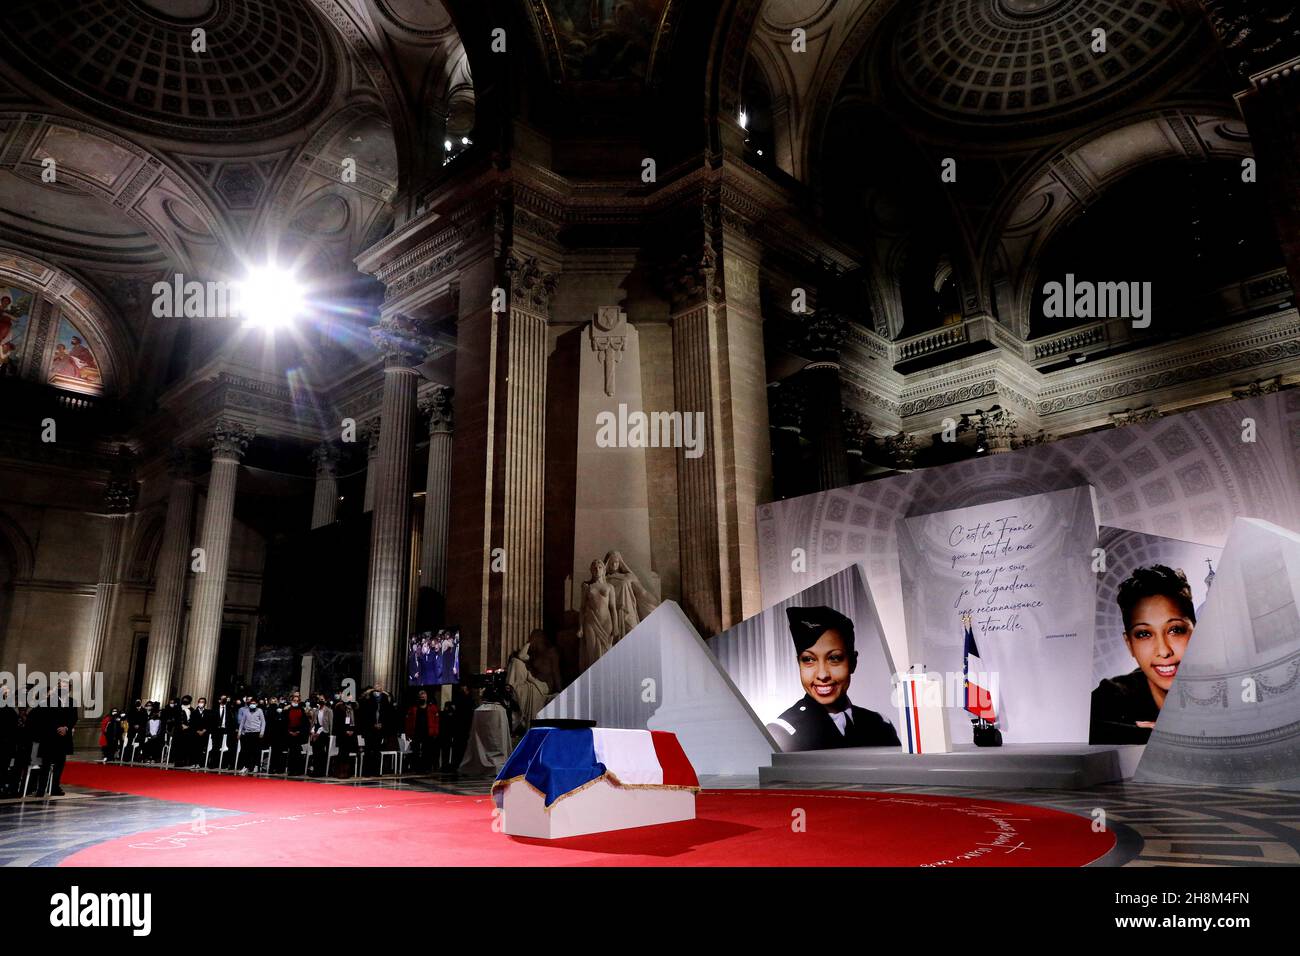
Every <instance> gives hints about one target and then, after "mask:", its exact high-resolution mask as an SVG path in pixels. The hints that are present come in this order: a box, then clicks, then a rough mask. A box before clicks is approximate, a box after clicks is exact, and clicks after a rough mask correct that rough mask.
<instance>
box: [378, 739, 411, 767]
mask: <svg viewBox="0 0 1300 956" xmlns="http://www.w3.org/2000/svg"><path fill="white" fill-rule="evenodd" d="M405 736H406V734H402V735H401V736H399V737H398V740H397V746H398V747H401V746H402V738H403V737H405ZM381 746H382V745H381ZM385 757H392V758H393V772H394V773H401V772H402V752H401V751H400V750H381V751H379V776H381V777H382V776H383V775H384V758H385Z"/></svg>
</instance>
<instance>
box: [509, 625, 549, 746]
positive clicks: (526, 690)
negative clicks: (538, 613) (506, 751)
mask: <svg viewBox="0 0 1300 956" xmlns="http://www.w3.org/2000/svg"><path fill="white" fill-rule="evenodd" d="M531 652H532V641H529V643H527V644H525V645H524V646H523V647H521V648H519V650H517V651H515V652H514V653H513V654H511V655H510V661H509V663H508V664H507V665H506V683H507V684H509V685H510V689H511V690H512V691H513V692H514V695H515V700H516V701H518V702H519V726H517V727H513V728H511V729H512V730H513V731H514V732H516V733H520V732H522V731H525V730H527V729H528V726H529V724H531V723H532V722H533V718H534V717H536V716H537V713H538V711H540V710H541V709H542V708H543V707H545V706H546V704H547V702H548V701H549V700H550V699H551V697H552V696H553V695H552V693H551V689H550V687H548V686H547V684H546V682H545V681H543V680H539V679H538V678H537V677H536V675H534V674H533V672H532V670H531V669H530V668H529V658H530V656H531Z"/></svg>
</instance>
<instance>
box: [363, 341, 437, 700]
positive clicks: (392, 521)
mask: <svg viewBox="0 0 1300 956" xmlns="http://www.w3.org/2000/svg"><path fill="white" fill-rule="evenodd" d="M371 337H372V339H373V340H374V342H375V345H376V346H377V347H378V348H379V350H380V351H381V352H382V353H383V356H384V398H383V406H382V411H381V413H380V417H381V419H382V422H383V427H382V428H380V430H379V452H378V455H377V457H376V458H375V459H373V463H374V465H375V467H374V468H373V469H372V470H373V471H374V515H373V517H372V519H371V532H370V576H369V586H368V590H367V596H366V633H365V641H364V646H363V651H362V681H363V683H365V684H374V683H380V684H382V685H383V686H384V689H385V690H386V691H389V692H391V693H397V691H398V689H399V687H400V682H399V675H400V674H401V669H400V667H399V657H400V655H401V653H402V646H403V644H404V643H405V636H406V623H407V601H408V599H409V594H408V590H409V587H408V585H409V573H410V560H411V540H410V538H411V425H412V421H413V419H414V417H415V391H416V386H417V385H418V384H419V378H420V373H419V371H418V366H419V365H420V364H421V363H422V362H423V361H424V356H425V355H426V354H427V352H428V346H427V342H426V341H425V340H423V339H421V337H420V336H419V334H418V331H417V330H416V329H415V328H414V327H413V326H412V325H411V323H409V322H406V321H404V320H399V319H390V320H385V321H384V322H382V323H381V324H380V325H378V326H376V327H375V328H373V329H371Z"/></svg>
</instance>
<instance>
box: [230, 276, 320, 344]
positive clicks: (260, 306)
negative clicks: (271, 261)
mask: <svg viewBox="0 0 1300 956" xmlns="http://www.w3.org/2000/svg"><path fill="white" fill-rule="evenodd" d="M238 301H239V315H240V317H241V318H243V320H244V327H245V328H260V329H265V330H266V331H268V332H273V331H275V330H276V329H278V328H283V327H284V326H287V325H289V324H291V323H292V322H293V320H294V319H295V318H297V317H298V315H299V314H301V313H302V311H303V309H304V308H305V306H306V303H307V292H306V289H304V288H303V286H302V284H301V283H300V282H299V281H298V279H297V277H296V276H295V275H294V274H293V273H292V272H290V271H288V270H287V269H280V268H277V267H275V266H263V267H261V268H258V269H250V270H249V271H248V275H247V276H246V277H245V278H244V280H243V282H241V283H240V284H239V299H238Z"/></svg>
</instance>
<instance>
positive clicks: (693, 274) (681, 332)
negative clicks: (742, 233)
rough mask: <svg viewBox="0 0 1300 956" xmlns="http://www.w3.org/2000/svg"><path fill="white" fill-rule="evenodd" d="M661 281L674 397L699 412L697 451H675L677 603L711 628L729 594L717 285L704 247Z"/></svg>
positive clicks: (719, 621) (729, 602)
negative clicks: (696, 258)
mask: <svg viewBox="0 0 1300 956" xmlns="http://www.w3.org/2000/svg"><path fill="white" fill-rule="evenodd" d="M668 284H669V289H668V291H669V294H670V298H671V302H672V305H671V322H672V331H673V390H674V401H675V403H676V405H677V408H678V409H679V410H680V411H681V412H682V414H683V415H695V414H696V413H699V412H703V413H704V419H703V421H704V434H703V435H702V436H701V437H702V443H701V446H700V450H701V452H702V454H700V455H699V456H698V457H695V458H687V457H686V455H685V451H684V450H681V451H678V453H677V509H678V512H677V513H678V533H679V536H680V542H681V562H682V606H683V608H684V609H685V611H686V613H687V615H688V616H689V617H690V618H691V620H692V621H693V622H694V623H695V625H696V626H697V627H699V628H700V631H701V633H702V634H705V635H712V634H717V633H720V632H721V631H722V630H723V629H724V625H723V621H724V620H726V619H727V618H728V617H729V614H728V608H729V607H732V606H734V604H735V601H734V600H733V596H732V587H731V575H730V574H728V573H727V570H726V568H725V567H724V564H725V563H726V562H727V560H728V556H729V553H730V549H729V548H728V547H727V540H728V538H729V537H730V536H731V534H730V530H729V525H731V523H732V522H731V517H730V514H729V512H728V509H727V507H726V488H725V477H724V474H723V463H722V461H721V456H720V454H719V442H718V436H719V429H720V428H721V427H722V407H721V402H720V387H721V386H720V384H719V383H720V380H721V378H722V374H723V370H722V367H721V363H722V358H723V349H722V344H721V342H720V341H719V335H718V323H717V316H716V314H715V311H716V309H717V305H716V302H717V300H718V299H719V298H720V297H721V295H722V290H721V287H720V285H719V284H718V281H717V274H716V269H715V266H714V260H713V258H712V253H711V251H708V250H706V254H705V258H704V262H703V263H702V264H695V263H681V264H680V267H679V268H678V269H677V270H675V271H674V272H672V273H671V274H670V275H669V276H668ZM724 592H725V593H724Z"/></svg>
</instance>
